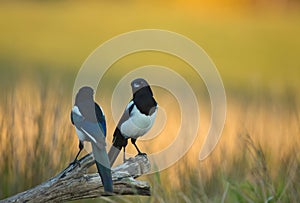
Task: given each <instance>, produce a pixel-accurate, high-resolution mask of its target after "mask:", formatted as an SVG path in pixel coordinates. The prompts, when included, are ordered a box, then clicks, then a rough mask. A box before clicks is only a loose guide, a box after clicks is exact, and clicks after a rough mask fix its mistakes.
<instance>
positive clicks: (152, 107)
mask: <svg viewBox="0 0 300 203" xmlns="http://www.w3.org/2000/svg"><path fill="white" fill-rule="evenodd" d="M131 88H132V94H133V98H132V100H131V101H130V102H129V103H128V105H127V107H126V109H125V111H124V113H123V115H122V117H121V119H120V121H119V123H118V125H117V127H116V129H115V132H114V135H113V145H112V147H111V148H110V150H109V152H108V157H109V160H110V165H111V166H112V165H113V164H114V162H115V160H116V158H117V156H118V155H119V153H120V151H121V149H122V148H123V150H124V156H123V160H124V162H125V160H126V159H125V148H126V146H127V142H128V139H129V138H130V139H131V143H132V144H133V145H134V146H135V148H136V149H137V151H138V154H139V155H146V154H145V153H142V152H141V151H140V150H139V148H138V147H137V145H136V140H137V138H138V137H140V136H143V135H144V134H145V133H147V132H148V131H149V130H150V128H151V127H152V125H153V123H154V120H155V118H156V112H157V103H156V101H155V99H154V98H153V93H152V90H151V88H150V86H149V84H148V83H147V81H146V80H144V79H142V78H137V79H135V80H133V81H132V82H131Z"/></svg>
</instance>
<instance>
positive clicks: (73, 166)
mask: <svg viewBox="0 0 300 203" xmlns="http://www.w3.org/2000/svg"><path fill="white" fill-rule="evenodd" d="M77 165H78V166H79V167H81V165H80V162H79V161H78V160H77V159H76V160H74V161H72V162H71V163H70V164H69V166H68V167H67V168H66V169H65V170H64V171H63V173H62V174H61V175H60V176H59V179H60V178H63V177H65V176H66V173H67V172H69V171H70V169H69V167H70V166H72V168H75V167H76V166H77Z"/></svg>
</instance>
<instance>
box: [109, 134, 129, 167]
mask: <svg viewBox="0 0 300 203" xmlns="http://www.w3.org/2000/svg"><path fill="white" fill-rule="evenodd" d="M113 137H114V139H113V145H112V146H111V148H110V150H109V152H108V158H109V161H110V166H112V165H113V164H114V163H115V161H116V159H117V157H118V155H119V154H120V151H121V149H122V147H126V145H127V139H126V138H124V136H123V135H122V134H121V132H120V130H119V128H116V130H115V132H114V136H113Z"/></svg>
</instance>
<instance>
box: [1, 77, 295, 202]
mask: <svg viewBox="0 0 300 203" xmlns="http://www.w3.org/2000/svg"><path fill="white" fill-rule="evenodd" d="M52 85H54V84H52ZM58 89H59V85H58V84H57V85H54V87H53V86H51V88H49V87H39V86H38V85H37V84H36V83H35V82H32V81H21V82H19V84H18V85H16V86H15V88H13V89H12V90H11V91H9V92H7V93H6V96H5V99H3V100H2V103H1V105H0V106H1V108H0V112H1V113H0V115H1V117H0V132H1V134H0V150H1V151H0V153H1V154H2V156H1V157H0V163H1V168H0V175H1V185H0V197H1V198H4V197H7V196H10V195H12V194H14V193H17V192H20V191H23V190H25V189H27V188H29V187H32V186H34V185H36V184H38V183H40V182H42V181H43V180H45V179H47V178H49V177H51V176H53V175H55V174H56V173H57V172H58V171H60V170H61V169H62V168H63V167H64V166H65V165H67V164H68V162H69V161H70V160H71V159H72V157H73V155H74V154H75V151H76V150H77V137H76V135H75V132H74V130H73V128H72V126H71V124H70V122H69V110H70V108H71V100H70V97H68V96H65V95H64V94H62V92H60V91H57V90H58ZM292 93H293V92H292ZM292 93H290V94H289V95H284V96H281V97H278V96H270V95H269V96H266V95H261V96H257V95H256V97H255V99H247V100H242V99H237V98H233V97H231V98H230V99H229V101H228V114H227V121H226V126H225V128H224V132H223V135H222V137H221V140H220V142H219V144H218V146H217V148H216V149H215V151H214V152H213V154H212V155H211V156H210V157H208V158H207V159H206V160H204V161H203V162H199V161H198V153H199V149H200V147H201V145H202V141H203V136H204V135H205V133H206V132H207V129H208V127H209V112H208V111H207V112H206V111H203V112H201V113H202V114H201V118H202V121H201V122H202V125H201V126H202V127H201V129H200V131H199V135H198V138H197V140H196V142H195V143H194V144H193V146H192V148H191V149H190V150H189V152H188V154H187V155H186V156H184V158H183V159H181V160H180V161H179V162H177V163H175V164H174V165H173V166H172V167H170V168H169V169H166V170H164V171H162V172H160V173H155V174H152V175H148V176H147V177H144V178H146V179H148V180H149V181H150V182H151V184H152V186H153V196H152V197H151V198H145V197H126V198H123V197H122V199H120V198H112V199H111V200H112V201H117V202H119V201H121V200H122V201H123V202H126V201H133V200H134V201H140V202H174V201H175V202H220V201H222V202H232V201H234V202H268V201H269V202H286V201H289V202H296V200H297V199H299V195H300V192H299V189H298V188H299V177H300V176H299V163H300V162H299V161H300V160H299V152H298V150H297V149H299V147H300V144H299V139H297V138H298V137H297V136H298V135H299V129H300V128H299V113H300V112H299V109H300V108H299V98H297V97H296V96H295V94H292ZM157 96H158V100H161V101H162V102H161V104H160V105H161V106H162V107H164V106H165V110H166V113H167V114H168V116H169V117H170V119H169V120H168V122H167V123H166V126H165V130H164V131H162V132H161V134H160V135H159V136H157V137H156V138H154V139H152V140H151V141H149V142H143V143H142V144H141V147H142V148H144V149H146V150H147V151H148V152H154V151H156V150H159V149H163V148H164V147H165V146H166V144H165V143H169V142H170V141H171V140H172V139H174V137H172V136H171V135H173V134H174V133H176V129H174V126H177V125H178V123H177V121H176V120H178V119H179V118H178V112H177V111H178V109H177V108H176V106H174V105H173V106H171V105H169V102H168V101H169V100H172V99H171V98H169V99H164V96H163V95H162V94H158V95H157ZM165 98H168V97H165ZM282 98H284V99H282ZM268 99H269V100H268ZM170 106H171V107H170ZM202 106H205V103H203V104H202ZM104 109H105V110H106V111H108V109H109V108H108V106H105V105H104ZM202 109H203V108H202ZM176 115H177V118H174V117H176ZM108 121H109V122H108V130H109V131H108V132H109V138H108V140H110V139H111V135H110V132H112V130H113V128H114V124H113V121H112V120H111V119H109V118H108ZM170 132H172V133H170ZM169 135H170V136H169ZM155 143H162V144H157V145H156V144H155ZM152 146H153V147H152ZM129 151H132V152H133V153H134V150H133V149H132V148H131V147H129ZM154 167H155V166H154Z"/></svg>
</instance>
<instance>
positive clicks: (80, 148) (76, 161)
mask: <svg viewBox="0 0 300 203" xmlns="http://www.w3.org/2000/svg"><path fill="white" fill-rule="evenodd" d="M82 149H83V144H82V142H81V141H80V140H79V152H78V153H77V155H76V157H75V159H74V161H72V162H71V163H70V164H69V166H68V167H67V168H66V169H65V170H64V171H63V172H62V174H61V175H60V177H59V178H63V177H65V176H66V173H67V169H68V168H69V167H70V166H73V167H74V166H75V165H76V164H78V165H79V166H80V163H79V161H78V159H77V158H78V156H79V154H80V152H81V151H82Z"/></svg>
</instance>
